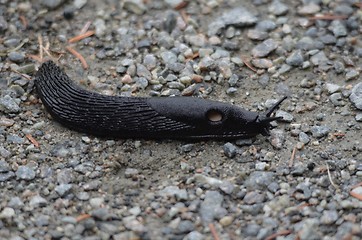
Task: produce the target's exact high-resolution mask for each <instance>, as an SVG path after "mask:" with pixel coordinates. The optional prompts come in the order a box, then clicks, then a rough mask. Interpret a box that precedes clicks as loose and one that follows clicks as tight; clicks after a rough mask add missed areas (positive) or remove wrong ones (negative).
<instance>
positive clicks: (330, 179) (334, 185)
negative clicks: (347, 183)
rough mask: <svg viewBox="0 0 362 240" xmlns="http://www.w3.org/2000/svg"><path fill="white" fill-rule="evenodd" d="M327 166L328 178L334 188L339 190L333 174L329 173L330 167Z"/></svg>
mask: <svg viewBox="0 0 362 240" xmlns="http://www.w3.org/2000/svg"><path fill="white" fill-rule="evenodd" d="M326 166H327V173H328V178H329V181H330V182H331V184H332V186H333V187H334V188H335V189H338V186H337V185H336V184H335V183H334V182H333V180H332V176H331V172H330V171H329V166H328V163H327V164H326Z"/></svg>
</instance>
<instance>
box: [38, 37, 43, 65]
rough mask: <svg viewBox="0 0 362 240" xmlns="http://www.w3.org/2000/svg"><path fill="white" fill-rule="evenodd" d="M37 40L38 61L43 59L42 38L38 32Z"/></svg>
mask: <svg viewBox="0 0 362 240" xmlns="http://www.w3.org/2000/svg"><path fill="white" fill-rule="evenodd" d="M38 42H39V58H40V61H41V62H42V61H43V39H42V37H41V35H40V34H38Z"/></svg>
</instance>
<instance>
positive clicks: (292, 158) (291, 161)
mask: <svg viewBox="0 0 362 240" xmlns="http://www.w3.org/2000/svg"><path fill="white" fill-rule="evenodd" d="M296 151H297V147H294V148H293V152H292V155H291V156H290V160H289V167H290V168H291V167H293V163H294V158H295V153H296Z"/></svg>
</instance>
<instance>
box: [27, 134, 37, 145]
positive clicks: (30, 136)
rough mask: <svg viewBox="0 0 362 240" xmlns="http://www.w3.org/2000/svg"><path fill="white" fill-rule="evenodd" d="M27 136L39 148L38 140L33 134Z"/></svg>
mask: <svg viewBox="0 0 362 240" xmlns="http://www.w3.org/2000/svg"><path fill="white" fill-rule="evenodd" d="M25 136H26V138H27V139H28V140H29V141H30V142H31V143H32V144H33V145H34V146H35V147H37V148H39V146H40V145H39V143H38V141H37V140H36V139H35V138H34V137H33V136H32V135H31V134H26V135H25Z"/></svg>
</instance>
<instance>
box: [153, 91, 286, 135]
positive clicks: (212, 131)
mask: <svg viewBox="0 0 362 240" xmlns="http://www.w3.org/2000/svg"><path fill="white" fill-rule="evenodd" d="M285 98H286V97H284V98H282V99H281V100H279V101H278V102H277V103H276V104H275V105H274V106H272V107H271V108H270V109H268V110H267V111H266V112H264V113H258V112H251V111H247V110H245V109H243V108H240V107H238V106H234V105H231V104H227V103H222V102H215V101H209V100H204V99H198V98H193V97H186V98H185V97H174V98H168V99H167V101H164V100H165V99H160V98H151V99H149V100H148V104H150V105H151V107H152V108H153V109H154V110H155V111H157V112H158V113H160V114H162V116H165V117H167V118H169V119H172V120H175V121H177V122H182V123H185V124H187V126H188V127H189V128H188V129H182V130H180V131H175V132H174V133H172V132H170V131H169V134H174V135H173V136H170V138H194V139H209V138H213V139H238V138H251V137H254V136H256V135H258V134H263V135H268V134H269V130H270V129H271V127H272V126H271V124H270V122H272V121H274V120H278V119H281V117H271V115H272V113H273V111H274V110H275V109H277V108H278V106H279V105H280V104H281V103H282V102H283V101H284V100H285Z"/></svg>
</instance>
